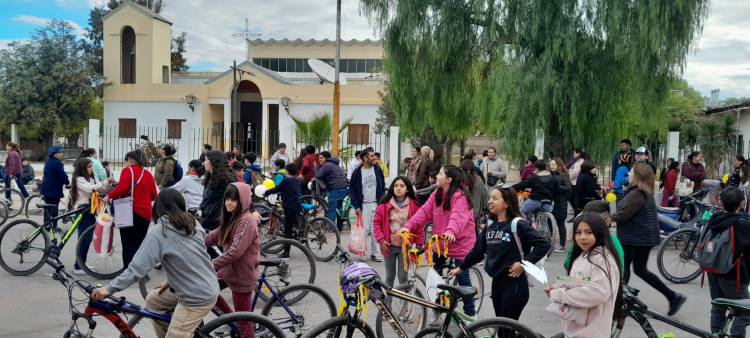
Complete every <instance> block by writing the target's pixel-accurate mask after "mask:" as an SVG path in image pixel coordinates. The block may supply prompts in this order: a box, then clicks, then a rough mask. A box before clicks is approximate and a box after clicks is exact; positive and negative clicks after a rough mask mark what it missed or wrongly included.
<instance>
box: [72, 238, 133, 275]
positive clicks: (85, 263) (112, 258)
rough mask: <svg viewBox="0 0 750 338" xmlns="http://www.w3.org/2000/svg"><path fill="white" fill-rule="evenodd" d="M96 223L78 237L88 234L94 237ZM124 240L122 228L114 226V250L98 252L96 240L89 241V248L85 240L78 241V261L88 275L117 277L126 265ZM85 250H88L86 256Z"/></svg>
mask: <svg viewBox="0 0 750 338" xmlns="http://www.w3.org/2000/svg"><path fill="white" fill-rule="evenodd" d="M94 229H96V226H95V225H92V226H91V227H89V228H88V229H86V230H85V231H84V232H83V233H82V234H81V236H79V237H78V238H79V239H80V238H85V237H86V236H91V237H92V239H93V237H94ZM121 243H122V241H121V240H120V229H119V228H117V227H112V250H110V252H109V253H102V254H98V253H96V250H95V247H94V241H93V240H92V241H91V242H89V243H88V248H83V244H84V242H83V241H81V240H79V241H78V243H76V262H78V266H79V267H80V268H81V270H83V271H84V272H85V273H86V274H87V275H89V276H91V277H94V278H97V279H112V278H115V277H117V276H118V275H119V274H120V273H121V272H122V271H123V270H125V268H126V266H125V264H124V263H123V262H122V244H121ZM83 251H86V255H85V257H84V256H83Z"/></svg>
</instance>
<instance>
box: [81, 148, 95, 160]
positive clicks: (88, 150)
mask: <svg viewBox="0 0 750 338" xmlns="http://www.w3.org/2000/svg"><path fill="white" fill-rule="evenodd" d="M95 154H96V149H94V148H86V149H84V150H82V151H81V154H80V155H78V158H84V157H91V156H94V155H95Z"/></svg>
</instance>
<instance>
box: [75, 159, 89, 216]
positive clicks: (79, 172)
mask: <svg viewBox="0 0 750 338" xmlns="http://www.w3.org/2000/svg"><path fill="white" fill-rule="evenodd" d="M91 163H92V162H91V160H90V159H88V158H85V157H84V158H79V159H78V160H77V161H76V163H75V164H73V182H71V183H70V205H71V206H74V205H76V200H77V199H78V178H79V177H83V178H84V179H85V180H86V181H88V180H90V179H91V177H92V176H91V175H89V170H88V169H89V164H91Z"/></svg>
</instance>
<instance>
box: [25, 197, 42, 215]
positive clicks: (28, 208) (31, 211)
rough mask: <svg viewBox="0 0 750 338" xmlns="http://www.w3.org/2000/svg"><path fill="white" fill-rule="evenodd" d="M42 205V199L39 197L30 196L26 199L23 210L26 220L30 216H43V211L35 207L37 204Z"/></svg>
mask: <svg viewBox="0 0 750 338" xmlns="http://www.w3.org/2000/svg"><path fill="white" fill-rule="evenodd" d="M40 203H44V199H43V198H42V196H41V195H32V196H29V198H27V199H26V205H25V206H24V208H23V213H24V215H26V218H29V217H32V216H44V209H42V208H39V207H37V206H36V205H37V204H40Z"/></svg>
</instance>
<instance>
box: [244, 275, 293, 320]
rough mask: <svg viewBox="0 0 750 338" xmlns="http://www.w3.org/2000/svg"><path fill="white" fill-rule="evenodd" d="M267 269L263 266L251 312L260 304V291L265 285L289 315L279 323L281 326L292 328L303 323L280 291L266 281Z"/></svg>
mask: <svg viewBox="0 0 750 338" xmlns="http://www.w3.org/2000/svg"><path fill="white" fill-rule="evenodd" d="M266 270H268V267H267V266H266V267H264V268H263V272H262V273H261V274H260V278H259V279H258V286H256V287H255V296H253V303H252V304H251V305H250V312H254V311H255V306H256V305H257V304H258V298H260V292H261V289H262V288H263V286H264V285H265V286H266V287H267V288H268V290H269V291H271V297H272V298H273V299H275V300H276V301H277V302H279V304H281V306H282V307H283V308H284V311H286V313H287V314H288V315H289V319H284V320H281V321H280V322H279V323H277V325H279V328H281V329H282V330H292V329H294V328H295V327H296V326H297V325H299V324H302V321H301V320H300V318H299V317H297V316H296V315H295V314H294V311H292V310H291V309H290V308H289V306H287V305H286V302H284V300H283V299H282V298H281V297H280V296H279V294H278V292H276V289H274V288H273V286H272V285H271V283H268V281H266ZM282 324H288V325H290V326H281V325H282Z"/></svg>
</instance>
